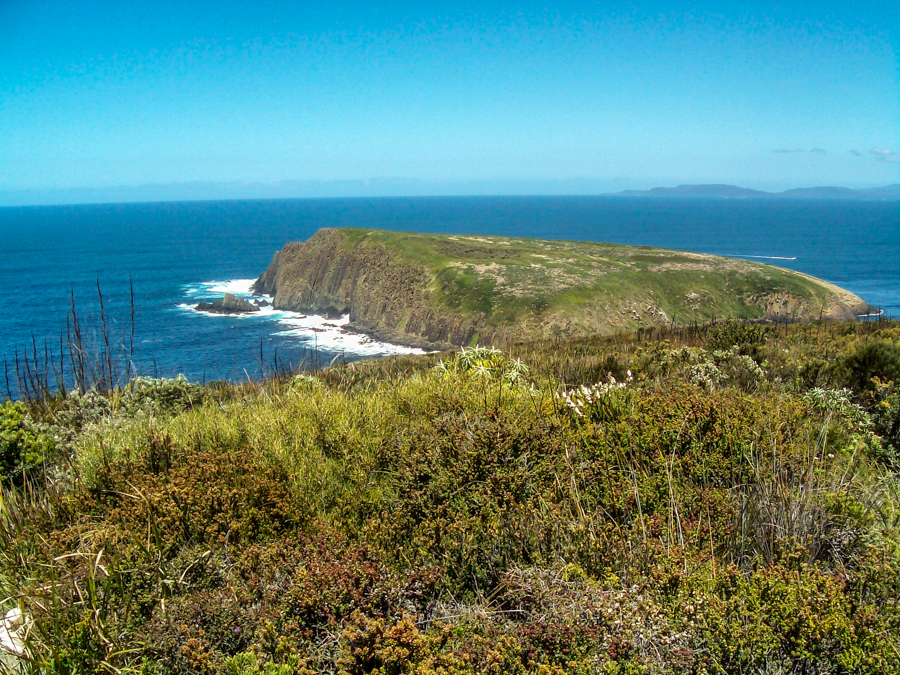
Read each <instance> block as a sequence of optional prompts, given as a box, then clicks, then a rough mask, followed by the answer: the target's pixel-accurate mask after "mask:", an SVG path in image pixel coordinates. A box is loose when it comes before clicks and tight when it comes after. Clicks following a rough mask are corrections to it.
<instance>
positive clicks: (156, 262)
mask: <svg viewBox="0 0 900 675" xmlns="http://www.w3.org/2000/svg"><path fill="white" fill-rule="evenodd" d="M344 226H353V227H375V228H385V229H394V230H408V231H417V232H441V233H471V234H493V235H505V236H523V237H540V238H553V239H571V240H582V241H598V242H612V243H619V244H636V245H647V246H658V247H664V248H671V249H681V250H688V251H696V252H700V253H714V254H719V255H726V256H736V257H741V258H747V259H751V260H758V261H762V262H769V263H772V264H777V265H781V266H784V267H788V268H791V269H795V270H799V271H801V272H805V273H808V274H811V275H813V276H816V277H820V278H822V279H825V280H827V281H831V282H833V283H835V284H838V285H839V286H843V287H844V288H847V289H849V290H850V291H852V292H854V293H856V294H857V295H859V296H861V297H862V298H863V299H864V300H866V301H868V302H869V303H870V304H871V305H872V306H874V307H878V308H880V309H882V310H883V311H884V313H885V315H886V316H891V317H897V316H900V202H866V201H825V200H823V201H816V200H810V201H791V200H777V199H766V200H762V199H760V200H752V199H751V200H702V199H647V198H639V197H638V198H627V197H446V198H444V197H440V198H437V197H435V198H421V197H417V198H378V199H317V200H260V201H214V202H173V203H143V204H106V205H79V206H52V207H46V206H42V207H13V208H0V243H2V245H0V287H2V289H3V293H2V294H0V358H2V359H5V361H6V363H7V368H8V369H10V368H14V364H15V359H16V355H17V353H18V355H19V358H20V359H21V358H22V355H23V353H24V350H26V349H27V350H28V351H29V353H32V354H33V353H34V351H35V348H36V349H37V352H38V353H43V351H44V350H45V349H48V350H49V351H51V352H52V350H53V347H54V346H58V344H59V339H60V336H61V335H63V334H65V331H66V323H67V315H68V314H69V311H70V303H71V300H72V298H74V301H75V306H76V309H77V311H78V313H79V317H80V321H81V323H82V326H83V327H84V330H85V331H86V332H87V331H95V333H94V337H95V338H96V330H97V327H98V326H99V325H100V306H99V302H98V290H97V288H98V284H99V287H100V290H101V292H102V295H103V305H104V306H103V311H104V314H105V316H106V320H107V325H108V326H109V330H108V333H109V334H110V335H111V336H112V339H113V342H114V344H120V343H121V344H125V343H130V340H131V337H130V336H131V330H132V325H133V327H134V340H133V344H134V349H133V360H134V362H135V364H136V366H137V368H138V370H140V372H142V373H144V374H148V375H157V376H173V375H176V374H178V373H183V374H185V375H186V376H187V377H189V378H190V379H193V380H197V381H209V380H213V379H227V380H232V381H234V380H241V379H246V378H253V377H257V376H258V375H259V374H260V373H261V372H263V371H265V370H267V369H269V370H270V369H271V368H272V367H274V365H275V364H276V363H277V364H278V365H279V367H292V368H302V367H311V366H315V365H322V364H324V363H328V362H331V361H332V360H334V359H346V360H351V359H356V358H361V357H367V356H376V355H383V354H392V353H402V352H403V351H405V350H404V349H402V348H397V347H394V346H392V345H385V344H381V343H377V342H370V341H367V340H363V339H361V338H360V337H358V336H355V335H351V334H347V333H344V332H343V331H341V330H340V328H339V325H335V322H326V321H324V320H322V319H320V318H318V317H306V318H302V317H301V316H300V315H295V314H292V313H289V312H277V311H272V310H267V311H265V312H262V313H260V314H258V315H251V316H241V317H235V316H211V315H206V314H201V313H198V312H196V311H194V310H193V309H192V308H193V305H194V304H196V303H197V302H199V301H201V300H210V299H213V298H216V297H221V296H222V293H223V292H225V291H226V290H230V291H234V292H237V293H246V292H247V291H248V290H249V286H250V283H251V282H252V280H254V279H255V278H256V277H257V276H258V275H259V274H260V273H261V272H262V271H263V270H265V268H266V266H267V265H268V264H269V262H270V260H271V259H272V255H273V254H274V252H275V251H276V250H277V249H279V248H280V247H281V246H282V245H283V244H284V243H285V242H288V241H297V240H303V239H307V238H308V237H310V236H311V235H312V234H313V233H314V232H315V231H316V230H317V229H319V228H321V227H344ZM131 289H133V298H134V322H133V324H132V320H131V314H132V313H131V301H130V298H131V297H132V294H131ZM328 323H331V324H332V325H327V324H328ZM339 323H340V322H337V324H339ZM117 340H118V342H116V341H117Z"/></svg>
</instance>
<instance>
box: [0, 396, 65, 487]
mask: <svg viewBox="0 0 900 675" xmlns="http://www.w3.org/2000/svg"><path fill="white" fill-rule="evenodd" d="M55 450H56V446H55V444H54V442H53V439H52V438H51V437H50V436H48V435H47V434H46V433H44V432H43V431H41V430H39V429H37V428H36V426H35V424H34V423H33V421H32V420H31V417H30V416H29V415H28V413H27V411H26V408H25V406H24V404H22V403H13V402H12V401H7V402H6V403H4V404H2V405H0V479H2V482H4V483H7V482H18V481H20V480H21V479H23V478H28V477H31V476H33V475H34V474H35V473H36V472H37V471H38V470H39V469H40V468H42V467H43V465H44V464H45V462H47V461H50V460H51V459H52V458H53V456H54V453H55Z"/></svg>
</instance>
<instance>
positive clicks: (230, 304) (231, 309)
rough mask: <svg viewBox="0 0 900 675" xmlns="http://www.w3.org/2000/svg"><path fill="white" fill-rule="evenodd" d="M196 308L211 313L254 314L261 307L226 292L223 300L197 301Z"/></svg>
mask: <svg viewBox="0 0 900 675" xmlns="http://www.w3.org/2000/svg"><path fill="white" fill-rule="evenodd" d="M195 309H197V310H198V311H200V312H209V313H210V314H252V313H253V312H258V311H259V307H257V306H256V305H254V304H253V303H252V302H250V301H249V300H244V299H243V298H239V297H238V296H236V295H234V294H233V293H226V294H225V296H224V297H223V298H222V299H221V300H214V301H213V302H200V303H197V306H196V307H195Z"/></svg>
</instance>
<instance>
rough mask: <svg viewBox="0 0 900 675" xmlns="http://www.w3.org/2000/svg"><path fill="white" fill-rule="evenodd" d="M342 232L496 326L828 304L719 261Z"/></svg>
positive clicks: (816, 293)
mask: <svg viewBox="0 0 900 675" xmlns="http://www.w3.org/2000/svg"><path fill="white" fill-rule="evenodd" d="M340 233H341V237H342V244H341V246H342V247H343V248H344V249H345V250H350V249H353V248H355V247H359V246H361V245H363V244H365V245H367V246H371V245H381V246H384V247H386V249H387V250H390V251H392V252H393V253H396V254H397V255H399V256H400V257H401V258H402V259H404V260H406V261H410V262H414V263H417V264H419V265H422V266H424V267H425V268H426V269H428V270H430V271H431V273H432V274H433V275H434V282H433V284H432V288H431V291H432V297H433V299H434V300H435V301H436V302H437V303H438V305H439V306H441V307H444V308H446V309H448V310H451V311H453V312H455V313H459V314H461V315H463V316H469V315H472V314H473V313H483V314H484V315H486V317H487V318H488V319H489V320H490V322H491V323H493V324H495V325H503V324H513V323H515V322H516V321H519V320H520V319H522V318H528V317H531V318H536V319H537V320H539V319H540V318H541V317H543V316H547V317H549V316H551V315H564V316H567V317H568V318H570V319H571V320H574V321H576V322H578V321H582V320H585V319H586V318H587V317H586V316H583V315H584V314H585V313H595V314H598V316H596V317H592V319H591V320H593V321H597V320H600V319H601V318H602V317H600V316H599V315H600V314H604V313H605V314H607V315H608V314H611V313H612V312H610V311H609V310H610V308H617V309H618V308H619V307H620V306H622V304H623V302H624V303H625V304H627V303H631V302H633V303H636V305H645V304H649V305H652V306H654V307H655V308H657V309H658V310H660V311H662V312H663V313H664V315H665V320H664V321H662V323H665V322H666V321H671V320H673V319H677V320H678V321H679V322H680V323H690V322H709V321H713V320H716V319H721V318H739V319H758V318H761V317H763V316H764V315H765V307H764V306H763V305H762V304H760V301H761V300H762V299H763V298H766V297H769V296H771V295H773V294H775V293H781V294H790V295H793V296H795V297H797V298H802V299H803V300H804V301H805V302H806V304H807V308H806V310H805V316H807V317H808V318H809V317H810V316H811V317H812V318H815V317H816V316H817V315H818V314H817V312H819V311H820V308H821V311H827V309H828V307H829V306H830V304H831V302H832V301H833V297H832V294H833V292H834V289H833V288H829V287H826V286H825V285H823V284H821V283H819V282H817V281H816V280H814V279H811V278H809V277H806V276H804V275H801V274H797V273H795V272H792V271H790V270H786V269H783V268H779V267H774V266H772V265H765V264H761V263H754V262H749V261H744V260H739V259H733V258H724V257H721V256H712V255H705V254H698V253H689V252H681V251H668V250H664V249H654V248H650V247H646V246H638V247H636V246H621V245H615V244H601V243H593V242H574V241H554V240H542V239H523V238H512V237H497V236H475V235H433V234H418V233H409V232H391V231H384V230H369V229H356V228H345V229H342V230H340ZM810 308H812V309H810ZM643 310H644V308H643V307H641V308H640V309H639V311H643ZM786 316H787V315H786ZM655 318H656V320H657V321H656V322H657V323H659V319H660V317H655ZM633 319H634V317H630V316H626V317H620V318H618V319H610V317H607V318H606V319H604V320H603V321H607V320H613V321H618V323H619V324H620V325H618V328H622V327H625V326H631V325H637V324H638V323H640V322H638V321H634V320H633ZM601 323H602V321H601Z"/></svg>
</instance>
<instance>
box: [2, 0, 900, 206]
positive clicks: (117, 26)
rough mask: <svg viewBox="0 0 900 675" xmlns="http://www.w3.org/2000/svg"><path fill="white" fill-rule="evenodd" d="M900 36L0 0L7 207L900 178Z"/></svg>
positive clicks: (543, 18) (690, 20) (863, 20)
mask: <svg viewBox="0 0 900 675" xmlns="http://www.w3.org/2000/svg"><path fill="white" fill-rule="evenodd" d="M898 36H900V2H894V1H889V0H880V1H877V2H874V1H869V0H861V1H857V2H848V1H846V0H842V1H840V2H835V1H832V0H791V1H786V2H780V3H776V2H771V3H770V2H727V1H724V0H720V1H717V2H708V3H704V2H694V3H665V2H658V3H654V2H640V1H636V2H633V3H616V2H599V3H590V2H571V3H567V2H554V3H545V2H542V3H531V2H518V3H493V2H490V1H486V0H478V1H477V2H469V1H467V0H456V1H455V2H444V3H429V2H384V1H373V0H368V1H366V2H345V1H342V0H330V1H322V0H319V1H317V2H311V1H296V2H269V1H267V0H255V1H253V2H248V1H242V2H230V1H229V0H216V1H211V0H192V1H190V2H188V1H186V0H178V1H176V2H170V1H169V0H152V1H150V2H143V1H142V0H128V1H127V2H126V1H123V0H115V1H104V2H101V1H91V0H77V1H76V0H56V1H53V0H46V1H45V0H0V191H10V190H46V189H59V188H73V187H84V188H103V187H109V186H121V185H125V186H128V185H144V184H172V183H186V182H221V181H224V182H231V181H241V182H269V181H339V180H350V181H360V180H370V179H374V180H376V181H377V180H378V179H398V178H403V179H416V180H418V181H425V182H427V183H429V184H430V185H433V186H436V187H435V190H436V191H440V185H442V184H448V183H460V182H462V183H467V184H472V185H477V184H479V183H481V184H498V182H499V184H502V182H503V181H509V182H513V183H516V184H525V185H528V184H533V185H534V186H535V189H536V190H538V191H544V192H546V191H550V189H549V188H547V186H548V185H551V186H552V185H553V184H554V182H556V183H558V184H560V185H563V184H567V182H571V181H579V180H582V181H588V183H589V184H591V185H600V186H602V185H606V184H609V185H615V186H617V187H619V188H620V189H621V188H622V187H629V186H632V187H650V186H652V185H672V184H678V183H698V182H728V183H736V184H741V185H745V186H748V187H760V188H763V189H774V188H787V187H798V186H809V185H821V184H830V185H847V186H850V187H863V186H874V185H883V184H888V183H895V182H900V161H898V160H900V83H898V68H900V65H898V63H900V62H898V56H900V44H898ZM542 186H543V187H542Z"/></svg>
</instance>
